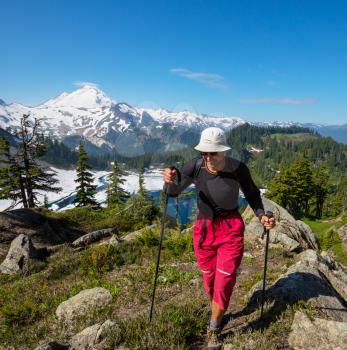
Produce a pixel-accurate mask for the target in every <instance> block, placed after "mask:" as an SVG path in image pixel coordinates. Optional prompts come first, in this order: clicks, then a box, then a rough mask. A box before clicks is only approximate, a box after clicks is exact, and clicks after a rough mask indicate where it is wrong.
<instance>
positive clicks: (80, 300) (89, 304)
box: [55, 287, 112, 324]
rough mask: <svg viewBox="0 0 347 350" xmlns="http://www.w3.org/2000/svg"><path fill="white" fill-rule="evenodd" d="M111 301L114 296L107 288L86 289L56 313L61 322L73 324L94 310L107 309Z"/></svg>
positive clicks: (65, 303)
mask: <svg viewBox="0 0 347 350" xmlns="http://www.w3.org/2000/svg"><path fill="white" fill-rule="evenodd" d="M111 300H112V295H111V293H110V292H109V291H108V290H107V289H105V288H101V287H97V288H93V289H86V290H83V291H81V292H80V293H78V294H77V295H75V296H73V297H71V298H70V299H68V300H66V301H64V302H62V303H61V304H60V305H59V306H58V308H57V310H56V312H55V313H56V316H57V318H58V320H59V321H61V322H64V323H66V324H72V323H73V322H74V321H75V320H78V319H80V318H82V317H84V316H86V315H87V314H88V313H89V312H91V311H92V310H93V309H95V308H101V307H105V306H106V305H108V304H109V303H110V302H111Z"/></svg>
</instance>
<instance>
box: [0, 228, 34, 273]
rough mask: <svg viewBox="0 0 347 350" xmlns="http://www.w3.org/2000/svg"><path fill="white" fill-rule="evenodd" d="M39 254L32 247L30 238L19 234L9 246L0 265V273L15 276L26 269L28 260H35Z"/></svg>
mask: <svg viewBox="0 0 347 350" xmlns="http://www.w3.org/2000/svg"><path fill="white" fill-rule="evenodd" d="M39 255H40V254H39V252H38V251H37V250H36V249H35V247H34V246H33V243H32V241H31V239H30V237H28V236H26V235H23V234H20V235H19V236H18V237H17V238H15V239H14V240H13V241H12V243H11V246H10V249H9V251H8V253H7V256H6V258H5V260H4V261H3V262H2V263H1V265H0V272H2V273H7V274H15V273H17V272H24V271H25V270H27V268H28V264H29V260H30V259H37V258H38V257H39Z"/></svg>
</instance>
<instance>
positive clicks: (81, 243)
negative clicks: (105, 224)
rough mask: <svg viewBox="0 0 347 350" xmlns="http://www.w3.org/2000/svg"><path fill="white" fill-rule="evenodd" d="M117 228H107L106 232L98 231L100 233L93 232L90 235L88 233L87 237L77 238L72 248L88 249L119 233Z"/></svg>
mask: <svg viewBox="0 0 347 350" xmlns="http://www.w3.org/2000/svg"><path fill="white" fill-rule="evenodd" d="M117 231H118V230H117V228H116V227H112V228H106V229H104V230H98V231H93V232H90V233H87V234H86V235H84V236H82V237H79V238H77V239H76V240H75V241H73V242H72V246H73V247H74V248H78V247H86V246H88V245H90V244H92V243H94V242H97V241H99V240H101V239H103V238H105V237H109V236H111V235H113V234H115V233H117Z"/></svg>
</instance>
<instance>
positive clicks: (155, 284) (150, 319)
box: [149, 167, 180, 322]
mask: <svg viewBox="0 0 347 350" xmlns="http://www.w3.org/2000/svg"><path fill="white" fill-rule="evenodd" d="M170 169H171V170H172V169H173V167H171V168H170ZM177 177H178V182H179V181H180V174H179V172H178V171H177ZM167 189H168V186H166V188H165V186H164V211H163V216H162V218H161V227H160V239H159V245H158V254H157V265H156V267H155V275H154V283H153V292H152V302H151V310H150V312H149V321H150V322H151V321H152V316H153V307H154V298H155V290H156V288H157V277H158V272H159V264H160V253H161V247H162V245H163V239H164V225H165V218H166V213H167V204H168V199H169V195H168V193H167Z"/></svg>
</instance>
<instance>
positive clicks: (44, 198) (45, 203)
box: [43, 194, 48, 209]
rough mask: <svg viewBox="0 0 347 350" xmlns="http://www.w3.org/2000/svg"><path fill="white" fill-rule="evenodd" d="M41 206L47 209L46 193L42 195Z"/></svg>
mask: <svg viewBox="0 0 347 350" xmlns="http://www.w3.org/2000/svg"><path fill="white" fill-rule="evenodd" d="M43 207H44V208H46V209H48V197H47V195H46V194H45V195H44V197H43Z"/></svg>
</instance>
